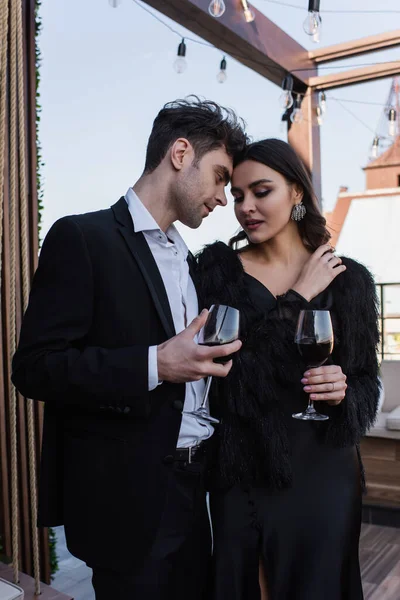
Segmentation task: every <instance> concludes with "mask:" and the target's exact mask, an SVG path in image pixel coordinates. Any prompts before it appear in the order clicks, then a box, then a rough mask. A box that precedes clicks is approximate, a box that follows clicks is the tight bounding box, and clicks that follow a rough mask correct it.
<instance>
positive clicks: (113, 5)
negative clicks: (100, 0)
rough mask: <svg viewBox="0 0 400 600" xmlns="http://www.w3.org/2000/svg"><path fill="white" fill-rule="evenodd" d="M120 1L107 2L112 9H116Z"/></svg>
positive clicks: (109, 0)
mask: <svg viewBox="0 0 400 600" xmlns="http://www.w3.org/2000/svg"><path fill="white" fill-rule="evenodd" d="M121 2H122V0H108V4H109V5H110V6H111V7H112V8H118V6H119V5H120V4H121Z"/></svg>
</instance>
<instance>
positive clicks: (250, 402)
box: [197, 242, 379, 488]
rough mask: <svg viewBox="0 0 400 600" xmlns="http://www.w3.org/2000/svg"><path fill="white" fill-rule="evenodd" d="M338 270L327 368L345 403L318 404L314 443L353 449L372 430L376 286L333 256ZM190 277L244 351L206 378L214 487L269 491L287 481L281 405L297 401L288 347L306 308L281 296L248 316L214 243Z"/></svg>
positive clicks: (247, 300) (285, 420) (297, 362)
mask: <svg viewBox="0 0 400 600" xmlns="http://www.w3.org/2000/svg"><path fill="white" fill-rule="evenodd" d="M342 260H343V264H345V265H346V267H347V270H346V271H345V272H344V273H342V274H340V275H339V276H338V277H337V278H336V279H335V280H334V281H333V282H332V283H331V285H330V286H329V288H328V289H327V292H326V293H328V294H329V296H330V305H331V306H332V308H333V309H334V313H335V321H334V330H335V348H334V352H333V354H332V362H333V364H338V365H340V366H341V367H342V370H343V372H344V373H345V374H346V375H347V385H348V388H347V390H346V397H345V399H344V400H343V402H342V403H341V404H340V405H339V406H335V407H333V406H332V407H331V406H329V405H326V404H325V403H321V404H320V405H319V406H318V410H320V411H322V412H326V414H329V417H330V419H329V421H326V422H324V423H323V424H321V425H318V424H316V425H317V428H318V435H319V436H320V437H321V441H322V442H323V443H326V444H330V445H332V446H353V445H358V443H359V441H360V438H361V437H362V436H363V435H364V434H365V432H366V431H367V429H368V428H369V427H370V426H371V425H372V424H373V422H374V420H375V416H376V411H377V404H378V398H379V380H378V362H377V344H378V341H379V332H378V325H377V323H378V315H377V298H376V288H375V284H374V281H373V278H372V276H371V274H370V273H369V271H368V270H367V269H366V268H365V267H364V266H362V265H361V264H359V263H358V262H356V261H354V260H352V259H349V258H344V257H343V258H342ZM197 262H198V265H197V280H198V286H199V291H200V300H201V303H202V305H203V306H204V307H209V306H210V305H211V304H216V303H219V304H227V305H229V306H233V307H235V308H238V309H239V310H240V313H241V339H242V341H243V346H242V348H241V350H240V352H238V353H237V354H236V355H235V358H234V364H233V367H232V369H231V372H230V374H229V375H228V377H227V378H225V379H220V380H215V382H214V385H213V388H212V394H211V408H212V412H213V413H214V414H215V415H216V416H219V417H220V419H221V424H220V425H219V426H218V430H217V432H216V434H215V436H213V437H214V444H215V452H214V457H215V464H214V468H213V469H212V473H213V480H214V484H216V485H218V486H224V487H225V486H230V485H232V484H234V483H238V482H241V481H249V480H250V481H252V482H260V483H262V484H263V485H267V486H270V487H272V488H282V487H286V486H288V485H290V483H291V476H292V474H291V467H290V452H291V448H290V433H289V429H290V419H291V411H290V410H289V408H290V407H289V405H288V404H287V403H286V402H285V398H292V397H293V395H296V396H297V398H300V403H301V404H300V405H299V410H303V409H304V408H305V406H306V404H305V403H306V399H305V396H304V395H302V386H301V383H300V379H301V378H302V373H303V372H304V365H303V364H302V363H301V359H300V356H299V354H298V352H297V350H296V347H295V345H294V343H293V340H294V331H295V324H296V320H297V316H298V313H299V311H300V309H301V308H312V307H313V306H312V303H311V304H309V303H307V301H306V300H305V299H304V298H302V297H301V296H299V295H297V294H296V293H295V292H293V291H289V292H288V293H287V294H285V295H284V296H280V297H278V299H277V301H276V303H275V307H274V308H273V309H272V310H271V311H270V312H269V313H268V314H265V313H264V314H263V313H262V312H260V310H258V313H257V310H255V307H254V305H253V302H252V299H251V297H250V296H249V294H248V285H246V278H245V274H244V270H243V267H242V263H241V261H240V259H239V258H238V256H237V252H236V251H234V250H232V249H231V248H229V247H228V246H227V245H225V244H224V243H222V242H217V243H215V244H212V245H210V246H207V247H206V248H205V249H204V250H203V251H202V252H201V253H200V254H199V255H198V257H197Z"/></svg>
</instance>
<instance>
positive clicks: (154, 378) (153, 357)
mask: <svg viewBox="0 0 400 600" xmlns="http://www.w3.org/2000/svg"><path fill="white" fill-rule="evenodd" d="M161 383H162V381H159V380H158V367H157V346H150V347H149V392H151V391H152V390H155V389H156V387H157V386H159V385H160V384H161Z"/></svg>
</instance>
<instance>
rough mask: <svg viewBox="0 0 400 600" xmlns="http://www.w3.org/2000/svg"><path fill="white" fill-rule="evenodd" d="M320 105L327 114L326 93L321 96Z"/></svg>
mask: <svg viewBox="0 0 400 600" xmlns="http://www.w3.org/2000/svg"><path fill="white" fill-rule="evenodd" d="M319 105H320V107H321V110H322V112H323V113H325V112H326V95H325V92H321V93H320V95H319Z"/></svg>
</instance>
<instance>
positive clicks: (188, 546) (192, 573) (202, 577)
mask: <svg viewBox="0 0 400 600" xmlns="http://www.w3.org/2000/svg"><path fill="white" fill-rule="evenodd" d="M210 556H211V532H210V524H209V518H208V512H207V506H206V492H205V488H204V466H203V464H202V463H200V462H193V463H191V464H188V463H182V462H176V463H174V465H173V468H172V469H171V473H170V481H169V488H168V495H167V501H166V506H165V510H164V513H163V516H162V519H161V523H160V528H159V530H158V534H157V537H156V539H155V541H154V544H153V546H152V548H151V551H150V553H149V554H148V555H147V556H145V557H144V558H143V563H142V564H141V565H140V566H137V565H132V573H118V572H115V571H110V570H107V569H103V568H97V567H96V566H92V569H93V579H92V582H93V587H94V590H95V593H96V600H172V599H173V600H187V599H188V598H190V600H204V599H205V598H206V585H207V576H208V569H209V562H210Z"/></svg>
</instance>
